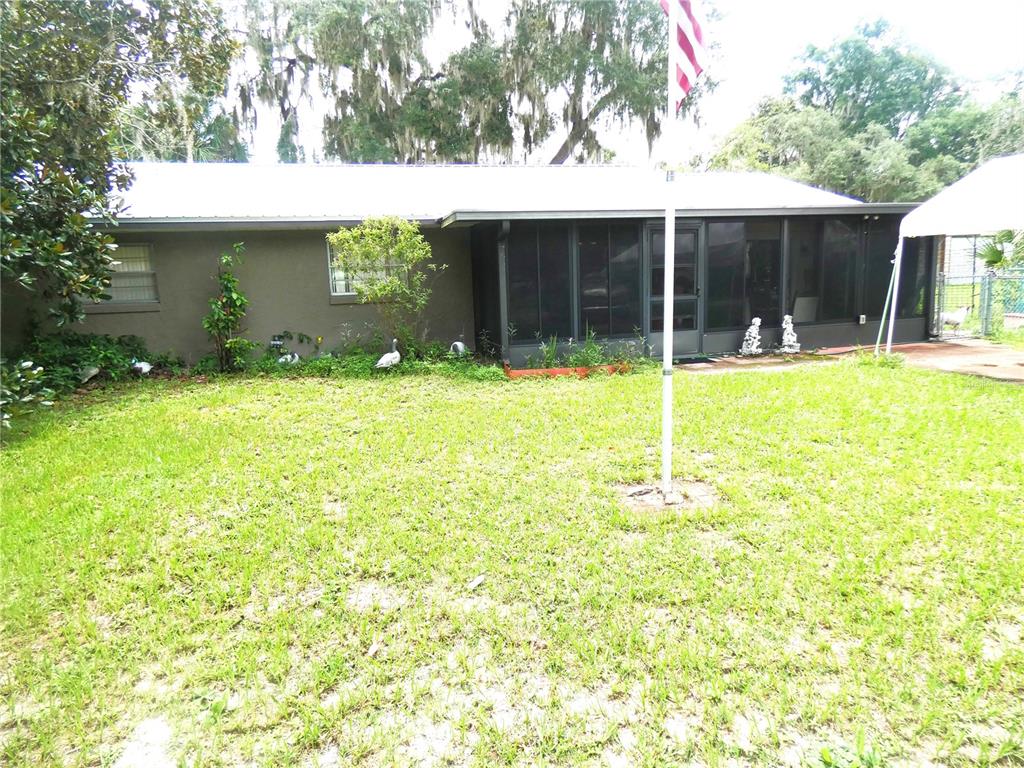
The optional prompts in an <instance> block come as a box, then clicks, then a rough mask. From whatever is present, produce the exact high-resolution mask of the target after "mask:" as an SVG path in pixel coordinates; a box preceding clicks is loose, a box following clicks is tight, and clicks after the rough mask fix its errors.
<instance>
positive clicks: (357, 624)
mask: <svg viewBox="0 0 1024 768" xmlns="http://www.w3.org/2000/svg"><path fill="white" fill-rule="evenodd" d="M659 391H660V376H659V375H658V374H657V373H656V372H653V373H648V372H645V373H639V374H636V375H632V376H622V377H602V378H595V379H589V380H583V381H580V380H565V379H563V380H557V381H521V382H515V383H510V382H466V381H459V380H449V379H443V378H439V377H426V376H425V377H405V378H389V377H382V378H378V379H374V380H369V381H334V380H313V379H304V380H287V379H234V380H232V379H228V380H219V381H215V382H212V383H210V384H205V385H203V384H191V383H180V382H158V381H153V382H147V383H144V384H141V385H137V386H134V387H130V388H123V389H120V390H116V389H115V390H107V391H105V392H100V393H95V394H93V395H90V396H87V397H85V398H83V399H79V400H77V401H76V402H73V403H65V404H62V405H59V406H58V407H57V408H56V409H55V410H54V411H53V412H52V413H48V414H43V415H42V416H40V417H39V418H36V419H35V420H34V421H33V422H31V423H29V424H27V425H23V427H22V429H23V430H24V431H22V432H20V433H19V430H18V429H17V428H16V429H15V430H14V433H15V434H13V435H7V436H6V441H7V442H6V445H5V446H4V451H3V455H2V459H0V461H2V463H0V469H2V473H3V509H2V518H0V520H2V525H3V530H2V551H0V556H2V560H3V565H2V567H3V572H2V579H3V590H2V597H0V616H2V622H3V628H2V635H0V675H2V676H0V706H2V709H0V756H2V757H0V762H3V763H4V764H5V765H9V766H21V765H45V764H71V765H88V766H102V765H112V764H114V763H115V762H117V760H118V759H119V757H120V756H121V755H122V753H123V752H124V751H125V750H126V749H127V750H128V752H129V754H130V755H148V762H147V763H146V764H148V765H154V766H156V765H165V764H169V765H189V766H192V765H197V766H198V765H202V766H206V765H211V766H217V765H227V766H234V765H250V764H255V765H302V766H305V765H309V766H315V765H318V764H319V765H321V766H338V765H352V764H355V765H370V766H378V765H379V766H387V765H457V766H458V765H481V766H482V765H488V766H489V765H586V764H593V765H609V766H625V765H644V766H660V765H685V764H690V763H692V764H695V765H707V766H735V765H747V764H750V765H765V764H772V765H778V764H783V765H802V764H810V765H818V764H821V763H824V764H834V765H858V764H863V765H878V764H882V765H898V764H901V763H903V764H907V765H926V764H928V761H931V762H933V763H936V764H941V765H948V766H959V765H977V764H982V765H984V764H987V763H998V764H1015V765H1020V764H1022V762H1024V745H1022V741H1024V641H1022V638H1021V633H1022V629H1024V516H1022V509H1024V388H1022V387H1019V386H1015V385H1012V384H1005V383H1000V382H995V381H987V380H981V379H976V378H970V377H966V376H956V375H950V374H941V373H934V372H929V371H921V370H915V369H904V368H884V367H878V366H873V365H864V364H858V363H857V362H854V361H846V362H843V363H839V364H835V365H814V366H809V367H801V368H797V369H793V370H789V371H783V372H774V373H767V372H749V373H736V374H726V375H714V376H701V375H693V374H689V373H682V372H680V373H677V374H676V398H677V399H676V441H677V442H676V444H677V457H676V459H677V467H678V468H679V471H680V473H681V474H682V475H685V476H686V477H688V478H693V479H698V480H703V481H706V482H707V483H710V484H711V485H712V486H713V487H714V489H715V490H716V492H717V494H718V496H719V502H718V503H717V504H716V505H715V506H714V507H713V508H711V509H701V510H690V511H684V512H668V513H666V512H651V511H646V512H644V511H639V510H637V511H632V510H630V509H628V508H627V507H626V506H625V505H624V504H623V502H622V499H621V498H620V496H619V492H618V491H617V489H616V484H619V483H623V482H634V481H640V480H650V479H653V475H652V472H653V471H654V470H655V467H656V466H657V464H658V459H657V446H658V444H659V440H658V426H659V415H660V410H659V407H658V400H657V398H658V393H659ZM480 575H483V580H482V581H480V580H479V578H478V577H479V576H480ZM147 750H148V751H147ZM823 750H824V751H823ZM160 760H164V762H160ZM872 761H875V762H872ZM124 764H125V763H124V762H122V765H124ZM138 764H142V763H138Z"/></svg>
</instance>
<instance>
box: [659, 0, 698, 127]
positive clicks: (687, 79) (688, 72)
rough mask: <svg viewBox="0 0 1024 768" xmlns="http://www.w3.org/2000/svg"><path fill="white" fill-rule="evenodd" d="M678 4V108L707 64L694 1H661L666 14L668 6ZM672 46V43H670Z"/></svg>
mask: <svg viewBox="0 0 1024 768" xmlns="http://www.w3.org/2000/svg"><path fill="white" fill-rule="evenodd" d="M670 2H677V3H678V4H679V10H678V11H677V13H676V20H677V25H676V46H677V47H678V50H677V51H676V53H675V60H676V82H677V83H678V84H679V93H678V94H677V99H676V108H677V109H678V108H679V104H680V103H681V102H682V100H683V99H684V98H686V96H687V94H689V93H690V90H691V89H692V88H693V86H694V84H695V83H696V82H697V78H698V77H700V73H701V72H703V71H704V64H705V63H706V62H707V52H706V51H705V50H704V31H703V30H702V29H701V26H700V21H699V20H698V19H697V13H696V12H695V11H694V9H693V2H692V0H661V9H662V10H663V11H665V13H666V14H668V12H669V8H668V4H669V3H670ZM670 44H671V42H670Z"/></svg>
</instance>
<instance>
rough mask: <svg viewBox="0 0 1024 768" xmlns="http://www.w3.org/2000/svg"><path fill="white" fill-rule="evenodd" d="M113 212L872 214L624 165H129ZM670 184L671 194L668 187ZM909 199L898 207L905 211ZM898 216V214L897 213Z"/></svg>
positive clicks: (204, 216)
mask: <svg viewBox="0 0 1024 768" xmlns="http://www.w3.org/2000/svg"><path fill="white" fill-rule="evenodd" d="M131 168H132V170H133V172H134V174H135V182H134V183H133V184H132V186H131V187H130V188H129V189H128V191H127V192H126V193H125V195H124V198H125V203H126V205H127V208H126V210H125V212H124V213H123V214H122V215H121V216H119V221H120V222H121V224H122V225H128V226H129V227H133V226H134V227H142V226H147V227H149V226H160V225H166V226H169V227H175V228H176V227H178V226H183V225H193V226H195V225H199V226H219V227H230V226H233V225H237V224H245V225H257V226H303V225H305V226H310V225H316V224H323V225H331V224H334V225H337V224H345V223H354V222H358V221H361V220H363V219H364V218H366V217H369V216H382V215H394V216H400V217H402V218H406V219H412V220H417V221H420V222H422V223H431V224H433V223H444V224H452V223H457V222H469V221H480V220H493V219H496V218H523V217H525V216H530V217H535V218H549V217H550V218H554V217H558V218H566V217H572V216H591V217H594V216H644V217H647V216H652V215H659V213H660V212H661V211H663V210H664V206H665V204H666V202H667V196H668V195H669V194H671V197H672V199H673V200H674V201H675V204H676V208H677V211H678V213H679V215H680V216H687V215H711V214H709V213H708V212H716V214H720V215H729V214H730V213H758V212H760V213H767V212H771V213H785V212H791V211H801V212H817V211H820V212H822V213H836V212H847V211H848V212H850V213H871V212H874V211H873V209H872V210H869V208H872V207H870V206H865V204H863V203H861V202H860V201H858V200H854V199H853V198H849V197H844V196H842V195H837V194H834V193H832V192H825V191H823V190H820V189H816V188H814V187H810V186H807V185H806V184H800V183H798V182H795V181H792V180H790V179H786V178H783V177H781V176H772V175H769V174H764V173H736V172H711V173H677V174H676V178H675V181H674V182H673V183H672V185H671V188H669V187H668V185H666V183H665V174H664V172H662V171H655V170H651V169H644V168H634V167H624V166H596V165H568V166H543V165H542V166H511V165H509V166H500V165H491V166H483V165H423V166H415V165H286V164H281V165H259V164H249V163H133V164H132V165H131ZM669 190H670V191H669ZM911 207H913V206H911V205H901V207H900V211H899V212H906V210H909V209H910V208H911ZM893 212H896V211H893Z"/></svg>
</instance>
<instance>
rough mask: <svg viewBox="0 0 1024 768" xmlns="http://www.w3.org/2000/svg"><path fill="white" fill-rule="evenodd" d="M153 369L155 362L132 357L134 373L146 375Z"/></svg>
mask: <svg viewBox="0 0 1024 768" xmlns="http://www.w3.org/2000/svg"><path fill="white" fill-rule="evenodd" d="M151 370H153V364H152V363H147V362H146V361H145V360H136V359H135V358H134V357H133V358H132V373H135V374H138V375H139V376H145V375H146V374H147V373H149V372H150V371H151Z"/></svg>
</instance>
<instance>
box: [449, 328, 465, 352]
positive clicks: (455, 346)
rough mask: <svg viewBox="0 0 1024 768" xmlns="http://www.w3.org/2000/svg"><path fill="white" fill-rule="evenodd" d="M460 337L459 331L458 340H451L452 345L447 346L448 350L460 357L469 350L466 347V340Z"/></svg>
mask: <svg viewBox="0 0 1024 768" xmlns="http://www.w3.org/2000/svg"><path fill="white" fill-rule="evenodd" d="M462 339H463V335H462V334H461V333H460V334H459V340H458V341H453V342H452V345H451V346H450V347H449V348H448V351H449V352H451V353H452V354H453V355H455V356H456V357H462V356H463V355H464V354H466V353H467V352H468V351H469V349H468V348H467V347H466V342H465V341H463V340H462Z"/></svg>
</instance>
